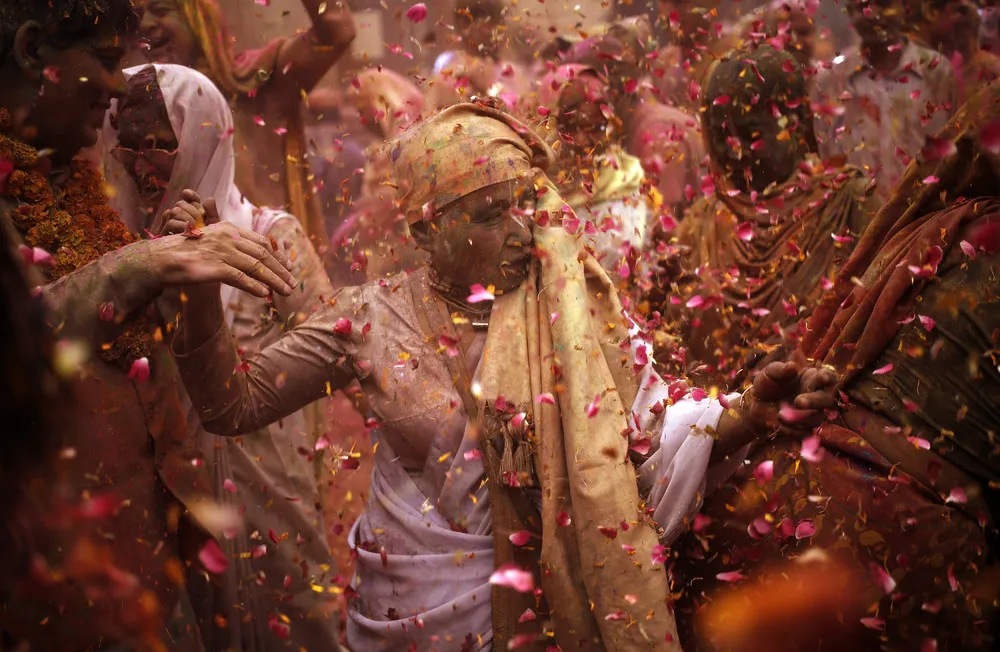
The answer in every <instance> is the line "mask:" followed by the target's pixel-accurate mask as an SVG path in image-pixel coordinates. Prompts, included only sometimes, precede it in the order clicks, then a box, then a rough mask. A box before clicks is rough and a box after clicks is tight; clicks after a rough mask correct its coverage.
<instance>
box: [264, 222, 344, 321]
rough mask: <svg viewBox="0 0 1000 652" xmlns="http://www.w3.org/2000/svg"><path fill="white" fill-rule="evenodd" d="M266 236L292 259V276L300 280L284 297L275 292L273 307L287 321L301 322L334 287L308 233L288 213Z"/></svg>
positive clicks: (329, 295)
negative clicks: (275, 242)
mask: <svg viewBox="0 0 1000 652" xmlns="http://www.w3.org/2000/svg"><path fill="white" fill-rule="evenodd" d="M268 235H269V236H271V237H273V238H274V239H275V241H277V243H278V247H279V248H280V249H281V250H282V251H283V252H285V255H287V256H288V259H289V260H290V261H291V262H292V270H291V271H292V275H293V276H294V277H295V278H297V279H298V280H299V284H300V285H299V287H297V288H295V291H293V292H292V294H291V295H289V296H287V297H282V296H280V295H276V296H275V297H274V308H275V310H277V311H278V314H279V315H281V318H282V319H283V320H284V321H285V323H286V324H290V325H292V326H294V325H297V324H301V323H302V322H304V321H305V320H307V319H308V318H309V315H311V314H312V313H313V311H315V310H316V309H317V308H318V307H320V306H321V305H323V302H324V301H326V300H327V299H329V298H330V297H332V296H333V294H334V292H333V286H332V285H330V278H329V277H328V276H327V275H326V271H325V270H324V269H323V262H322V261H321V260H320V259H319V254H317V253H316V249H315V248H314V247H313V246H312V243H311V242H309V236H307V235H306V232H305V231H304V230H303V229H302V225H301V224H300V223H299V221H298V220H297V219H295V218H294V217H292V216H288V217H286V218H284V219H280V220H278V221H277V222H275V224H274V226H272V227H271V230H270V231H268Z"/></svg>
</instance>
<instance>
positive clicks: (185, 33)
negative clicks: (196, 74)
mask: <svg viewBox="0 0 1000 652" xmlns="http://www.w3.org/2000/svg"><path fill="white" fill-rule="evenodd" d="M180 2H181V0H143V2H142V9H143V14H142V24H141V25H140V27H139V32H140V35H141V37H142V41H143V43H144V45H145V47H146V48H148V49H147V52H146V56H147V57H149V60H150V61H151V62H153V63H176V64H180V65H182V66H188V67H189V68H191V67H194V66H195V64H197V63H198V58H199V57H200V56H201V46H199V45H198V39H197V38H196V37H195V34H194V32H193V31H192V30H191V27H190V26H189V25H188V23H187V19H186V18H185V17H184V12H182V11H181V8H180Z"/></svg>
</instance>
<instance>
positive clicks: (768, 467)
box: [753, 460, 774, 484]
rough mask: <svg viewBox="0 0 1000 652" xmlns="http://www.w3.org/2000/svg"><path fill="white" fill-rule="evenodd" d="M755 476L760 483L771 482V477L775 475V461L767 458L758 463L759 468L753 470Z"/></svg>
mask: <svg viewBox="0 0 1000 652" xmlns="http://www.w3.org/2000/svg"><path fill="white" fill-rule="evenodd" d="M753 477H754V479H756V480H757V482H758V483H759V484H766V483H768V482H770V481H771V478H773V477H774V462H773V461H771V460H767V461H766V462H761V463H760V464H758V465H757V468H756V469H754V470H753Z"/></svg>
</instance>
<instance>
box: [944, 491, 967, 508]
mask: <svg viewBox="0 0 1000 652" xmlns="http://www.w3.org/2000/svg"><path fill="white" fill-rule="evenodd" d="M944 502H946V503H956V504H958V505H964V504H965V503H967V502H969V497H968V496H967V495H966V494H965V489H964V488H962V487H955V488H954V489H952V490H951V492H949V493H948V497H947V498H945V500H944Z"/></svg>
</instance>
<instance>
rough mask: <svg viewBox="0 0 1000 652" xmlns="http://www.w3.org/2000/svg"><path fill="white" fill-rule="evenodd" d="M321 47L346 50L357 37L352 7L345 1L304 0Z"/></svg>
mask: <svg viewBox="0 0 1000 652" xmlns="http://www.w3.org/2000/svg"><path fill="white" fill-rule="evenodd" d="M302 6H303V7H305V10H306V13H307V14H309V20H310V21H312V26H313V30H314V32H315V34H316V41H317V42H318V43H319V44H320V45H326V46H332V47H338V46H339V47H342V48H346V47H347V46H348V45H350V43H351V41H353V40H354V38H355V36H357V28H356V27H355V25H354V19H353V18H352V17H351V10H350V7H349V6H348V5H347V3H346V2H343V0H334V2H331V3H328V2H326V1H325V0H302Z"/></svg>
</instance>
